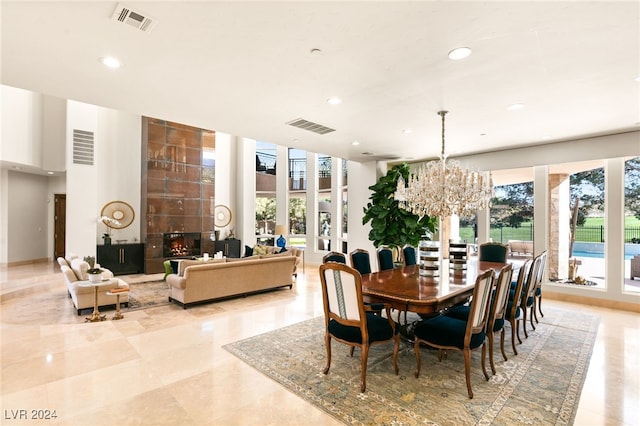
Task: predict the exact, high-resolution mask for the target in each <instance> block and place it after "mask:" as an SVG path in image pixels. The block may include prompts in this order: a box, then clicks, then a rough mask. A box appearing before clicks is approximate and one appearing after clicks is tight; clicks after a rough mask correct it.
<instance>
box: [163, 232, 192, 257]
mask: <svg viewBox="0 0 640 426" xmlns="http://www.w3.org/2000/svg"><path fill="white" fill-rule="evenodd" d="M200 239H201V236H200V233H199V232H172V233H168V234H163V235H162V256H163V257H191V256H200V254H201V249H200Z"/></svg>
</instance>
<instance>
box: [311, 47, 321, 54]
mask: <svg viewBox="0 0 640 426" xmlns="http://www.w3.org/2000/svg"><path fill="white" fill-rule="evenodd" d="M310 52H311V54H312V55H319V54H321V53H322V50H320V49H318V48H313V49H311V50H310Z"/></svg>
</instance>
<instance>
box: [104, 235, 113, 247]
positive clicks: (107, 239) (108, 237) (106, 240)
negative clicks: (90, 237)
mask: <svg viewBox="0 0 640 426" xmlns="http://www.w3.org/2000/svg"><path fill="white" fill-rule="evenodd" d="M102 238H104V245H105V246H110V245H111V235H104V236H103V237H102Z"/></svg>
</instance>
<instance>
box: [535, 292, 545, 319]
mask: <svg viewBox="0 0 640 426" xmlns="http://www.w3.org/2000/svg"><path fill="white" fill-rule="evenodd" d="M536 300H537V305H538V312H540V316H541V317H542V318H544V314H543V313H542V295H540V296H537V297H536Z"/></svg>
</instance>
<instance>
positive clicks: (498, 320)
mask: <svg viewBox="0 0 640 426" xmlns="http://www.w3.org/2000/svg"><path fill="white" fill-rule="evenodd" d="M512 275H513V265H511V264H508V265H506V266H505V267H503V268H502V269H501V270H500V273H499V274H498V278H497V279H496V286H495V290H494V292H493V293H492V296H491V304H490V305H489V319H488V321H487V337H488V338H489V363H490V365H491V372H492V373H493V374H496V367H495V365H494V363H493V338H494V335H495V333H498V332H500V351H501V352H502V357H503V358H504V360H505V361H506V360H507V354H506V352H505V351H504V321H505V314H506V311H507V304H508V300H509V290H510V289H511V276H512ZM469 311H470V306H469V305H460V306H456V307H453V308H451V309H450V310H449V312H447V313H446V315H448V316H450V317H453V318H458V319H462V320H465V321H466V320H467V319H468V318H469Z"/></svg>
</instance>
